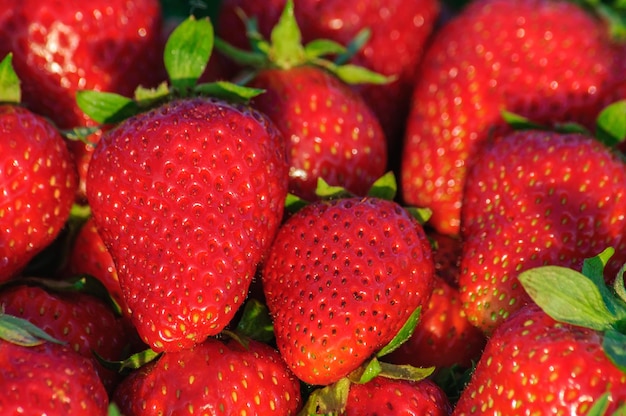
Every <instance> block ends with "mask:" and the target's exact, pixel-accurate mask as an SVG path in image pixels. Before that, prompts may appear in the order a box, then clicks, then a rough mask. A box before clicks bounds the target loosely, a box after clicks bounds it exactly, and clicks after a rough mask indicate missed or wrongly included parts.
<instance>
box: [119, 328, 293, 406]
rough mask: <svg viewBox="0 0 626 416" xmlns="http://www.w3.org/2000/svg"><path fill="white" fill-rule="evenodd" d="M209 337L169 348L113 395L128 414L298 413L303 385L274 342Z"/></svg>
mask: <svg viewBox="0 0 626 416" xmlns="http://www.w3.org/2000/svg"><path fill="white" fill-rule="evenodd" d="M246 345H247V346H244V345H242V344H241V343H239V341H237V340H229V341H226V342H222V341H220V340H217V339H214V338H209V339H207V340H206V341H205V342H203V343H202V344H198V345H196V346H194V347H192V348H190V349H187V350H182V351H176V352H165V353H163V354H162V355H161V356H160V357H159V358H158V359H157V360H156V361H151V362H150V363H148V364H146V365H144V366H142V367H140V368H139V369H138V370H135V371H134V372H133V373H131V374H130V375H129V376H128V377H127V378H126V379H125V380H124V381H123V382H122V384H120V386H119V387H118V389H117V391H116V392H115V394H114V396H113V400H114V401H115V403H117V405H118V406H119V408H120V410H121V412H122V413H123V414H124V415H126V416H139V415H152V414H195V412H200V413H202V414H205V413H207V412H209V413H210V414H219V413H222V414H227V415H235V414H237V415H239V414H254V415H265V414H268V415H269V414H279V415H295V414H296V413H297V411H298V409H299V408H300V407H301V399H300V385H299V382H298V380H297V379H296V378H295V377H294V376H293V374H291V372H290V371H289V369H288V368H287V366H286V365H285V363H284V362H283V361H282V359H281V357H280V355H279V354H278V352H277V351H276V350H274V349H273V348H272V347H270V346H268V345H266V344H264V343H261V342H258V341H254V340H248V341H247V344H246Z"/></svg>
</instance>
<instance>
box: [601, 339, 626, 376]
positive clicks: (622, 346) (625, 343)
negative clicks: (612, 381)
mask: <svg viewBox="0 0 626 416" xmlns="http://www.w3.org/2000/svg"><path fill="white" fill-rule="evenodd" d="M602 349H603V350H604V353H605V354H606V355H607V357H609V359H610V360H611V361H612V362H613V364H615V366H617V368H619V369H620V370H621V371H622V372H623V373H626V335H625V334H622V333H620V332H617V331H615V330H612V329H611V330H608V331H606V332H605V333H604V339H603V340H602Z"/></svg>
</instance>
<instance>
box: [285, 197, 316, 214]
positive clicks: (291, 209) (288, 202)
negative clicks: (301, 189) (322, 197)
mask: <svg viewBox="0 0 626 416" xmlns="http://www.w3.org/2000/svg"><path fill="white" fill-rule="evenodd" d="M309 204H310V202H309V201H307V200H305V199H302V198H300V197H299V196H297V195H294V194H292V193H288V194H287V197H286V198H285V211H287V212H288V213H289V214H294V213H296V212H298V211H300V210H301V209H302V208H304V207H305V206H307V205H309Z"/></svg>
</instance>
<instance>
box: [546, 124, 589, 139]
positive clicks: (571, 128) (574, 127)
mask: <svg viewBox="0 0 626 416" xmlns="http://www.w3.org/2000/svg"><path fill="white" fill-rule="evenodd" d="M554 131H556V132H559V133H563V134H571V133H577V134H584V135H585V136H593V135H592V134H591V132H590V131H589V129H587V128H586V127H585V126H583V125H581V124H578V123H574V122H566V123H555V124H554Z"/></svg>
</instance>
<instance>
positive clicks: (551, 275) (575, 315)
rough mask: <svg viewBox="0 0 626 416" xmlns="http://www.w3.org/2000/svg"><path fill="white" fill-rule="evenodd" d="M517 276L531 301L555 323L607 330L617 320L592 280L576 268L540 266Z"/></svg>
mask: <svg viewBox="0 0 626 416" xmlns="http://www.w3.org/2000/svg"><path fill="white" fill-rule="evenodd" d="M518 279H519V281H520V282H521V284H522V286H523V287H524V289H525V290H526V293H528V295H529V296H530V297H531V298H532V300H533V301H535V303H537V304H538V305H539V306H540V307H541V309H543V310H544V312H546V313H547V314H548V315H550V316H551V317H552V318H553V319H555V320H557V321H559V322H565V323H568V324H572V325H578V326H582V327H586V328H591V329H594V330H597V331H607V330H609V329H612V328H613V326H614V325H615V323H616V322H617V321H618V319H619V318H618V317H617V316H616V315H615V314H613V313H611V311H610V310H609V309H608V307H607V305H606V304H605V302H604V299H603V296H602V294H601V292H600V289H599V288H598V286H597V285H596V284H595V283H594V282H593V280H592V279H590V278H588V277H586V276H585V275H583V274H582V273H579V272H578V271H576V270H573V269H569V268H566V267H561V266H541V267H537V268H533V269H529V270H526V271H524V272H522V273H520V275H519V276H518Z"/></svg>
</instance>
